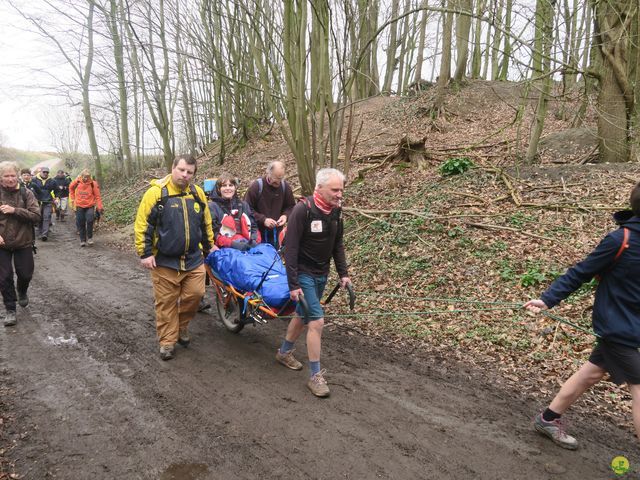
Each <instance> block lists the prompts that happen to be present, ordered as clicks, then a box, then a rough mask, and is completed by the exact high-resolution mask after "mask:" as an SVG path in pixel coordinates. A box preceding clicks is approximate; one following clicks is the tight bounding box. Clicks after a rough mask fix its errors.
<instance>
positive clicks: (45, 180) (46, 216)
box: [33, 166, 56, 242]
mask: <svg viewBox="0 0 640 480" xmlns="http://www.w3.org/2000/svg"><path fill="white" fill-rule="evenodd" d="M33 183H35V185H36V186H37V187H38V190H39V191H38V196H37V199H38V203H40V225H38V234H39V235H40V239H41V240H42V241H43V242H46V241H47V238H48V237H49V227H50V226H51V214H52V213H53V199H54V193H53V192H55V190H56V182H54V181H53V179H52V178H49V167H46V166H45V167H42V168H41V169H40V173H38V174H37V175H36V176H35V178H34V179H33Z"/></svg>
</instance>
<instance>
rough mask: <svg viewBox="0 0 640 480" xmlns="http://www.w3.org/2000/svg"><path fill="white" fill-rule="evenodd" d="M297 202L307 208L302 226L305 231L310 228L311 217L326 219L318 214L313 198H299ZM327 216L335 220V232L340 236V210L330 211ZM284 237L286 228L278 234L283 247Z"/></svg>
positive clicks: (341, 226)
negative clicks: (336, 227) (336, 226)
mask: <svg viewBox="0 0 640 480" xmlns="http://www.w3.org/2000/svg"><path fill="white" fill-rule="evenodd" d="M298 201H299V202H301V203H304V205H305V207H307V208H306V211H307V217H306V221H305V226H304V229H305V231H307V230H308V229H310V228H311V222H312V221H313V220H314V218H312V217H316V218H322V217H321V216H320V215H322V216H325V217H326V215H325V214H323V213H322V212H320V210H319V209H318V207H316V204H315V203H313V197H300V198H299V199H298ZM329 216H330V218H331V220H336V221H337V223H338V230H337V232H336V235H341V234H342V232H343V231H344V222H343V220H342V208H334V209H333V210H332V211H331V214H330V215H329ZM286 236H287V227H284V228H283V229H282V232H280V238H279V242H280V245H283V246H284V245H285V239H286Z"/></svg>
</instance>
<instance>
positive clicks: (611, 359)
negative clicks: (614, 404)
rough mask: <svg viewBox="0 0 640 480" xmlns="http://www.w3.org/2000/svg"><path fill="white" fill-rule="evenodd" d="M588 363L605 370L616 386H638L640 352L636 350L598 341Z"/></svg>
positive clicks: (639, 378)
mask: <svg viewBox="0 0 640 480" xmlns="http://www.w3.org/2000/svg"><path fill="white" fill-rule="evenodd" d="M589 361H590V362H591V363H593V364H594V365H597V366H598V367H600V368H602V369H604V370H606V371H607V372H608V373H609V375H610V376H611V381H612V382H614V383H615V384H617V385H622V384H623V383H628V384H630V385H638V384H640V351H638V349H637V348H633V347H628V346H626V345H622V344H620V343H615V342H609V341H606V340H602V339H599V340H598V344H597V345H596V347H595V348H594V349H593V352H591V356H590V357H589Z"/></svg>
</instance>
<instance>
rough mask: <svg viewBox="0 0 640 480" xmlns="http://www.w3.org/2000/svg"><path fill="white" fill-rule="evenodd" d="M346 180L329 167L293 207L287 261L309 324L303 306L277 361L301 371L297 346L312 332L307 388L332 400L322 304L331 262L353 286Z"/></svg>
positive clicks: (292, 290) (344, 281) (295, 293)
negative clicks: (346, 238)
mask: <svg viewBox="0 0 640 480" xmlns="http://www.w3.org/2000/svg"><path fill="white" fill-rule="evenodd" d="M343 193H344V175H343V174H342V172H340V171H339V170H336V169H334V168H323V169H321V170H319V171H318V173H317V175H316V188H315V191H314V192H313V195H312V196H310V197H307V198H306V199H304V200H303V201H300V202H298V204H297V205H296V206H295V207H294V208H293V211H292V212H291V217H290V218H289V223H288V226H287V229H288V230H287V248H285V252H284V258H285V265H286V268H287V279H288V281H289V290H290V295H291V299H292V300H295V301H298V300H299V299H300V297H304V299H305V300H306V302H307V304H308V307H309V311H308V323H305V320H303V319H302V314H303V312H302V309H301V306H300V305H298V308H297V310H296V314H297V315H296V316H295V317H294V318H293V319H292V320H291V321H290V322H289V326H288V328H287V334H286V336H285V339H284V341H283V342H282V345H281V346H280V349H278V351H277V353H276V360H277V361H278V362H280V363H281V364H282V365H284V366H285V367H287V368H290V369H292V370H301V369H302V364H301V363H300V362H299V361H298V360H296V359H295V358H294V357H293V346H294V343H295V341H296V340H297V339H298V337H300V335H301V334H302V332H303V331H304V329H305V328H306V329H307V354H308V357H309V370H310V378H309V381H308V382H307V387H308V388H309V390H311V393H313V394H314V395H315V396H317V397H328V396H329V387H328V386H327V382H326V380H325V378H324V370H322V369H321V368H320V350H321V338H322V329H323V327H324V311H323V309H322V305H321V304H320V299H321V298H322V294H323V292H324V287H325V286H326V284H327V275H328V274H329V267H330V262H331V259H332V258H333V261H334V263H335V265H336V270H337V271H338V276H339V277H340V285H341V286H342V287H343V288H344V287H346V286H347V285H349V284H351V280H350V279H349V274H348V272H347V259H346V257H345V253H344V245H343V243H342V236H343V223H342V208H341V206H342V195H343Z"/></svg>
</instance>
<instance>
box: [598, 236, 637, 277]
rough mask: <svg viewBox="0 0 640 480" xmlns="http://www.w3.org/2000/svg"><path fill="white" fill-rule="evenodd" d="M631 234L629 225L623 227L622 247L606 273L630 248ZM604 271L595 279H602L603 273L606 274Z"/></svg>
mask: <svg viewBox="0 0 640 480" xmlns="http://www.w3.org/2000/svg"><path fill="white" fill-rule="evenodd" d="M629 235H630V230H629V229H628V228H627V227H622V243H621V244H620V248H619V249H618V252H617V253H616V256H615V257H614V258H613V262H612V263H611V266H610V267H609V268H608V269H607V270H606V271H605V272H604V273H607V272H609V271H610V270H612V269H613V267H615V265H616V263H617V262H618V259H619V258H620V256H621V255H622V254H623V253H624V251H625V250H626V249H627V248H629ZM604 273H602V274H598V275H596V276H595V279H596V280H597V281H598V282H599V281H600V280H602V275H604Z"/></svg>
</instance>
